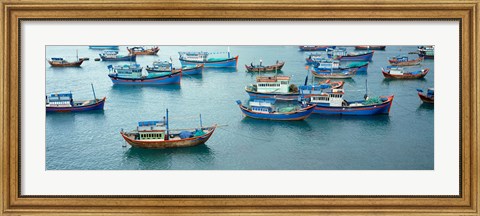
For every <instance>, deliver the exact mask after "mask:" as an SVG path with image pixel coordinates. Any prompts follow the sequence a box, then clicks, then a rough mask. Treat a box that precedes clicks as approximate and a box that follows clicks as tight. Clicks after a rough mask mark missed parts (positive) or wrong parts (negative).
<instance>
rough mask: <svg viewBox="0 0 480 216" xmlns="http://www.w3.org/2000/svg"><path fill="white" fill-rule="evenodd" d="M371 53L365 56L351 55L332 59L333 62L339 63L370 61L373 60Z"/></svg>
mask: <svg viewBox="0 0 480 216" xmlns="http://www.w3.org/2000/svg"><path fill="white" fill-rule="evenodd" d="M373 53H374V52H373V51H372V52H369V53H365V54H360V55H351V56H348V55H346V56H337V57H335V58H334V59H335V60H340V61H372V58H373ZM328 56H329V57H330V58H332V56H331V55H330V54H329V55H328Z"/></svg>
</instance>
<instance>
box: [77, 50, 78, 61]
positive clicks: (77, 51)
mask: <svg viewBox="0 0 480 216" xmlns="http://www.w3.org/2000/svg"><path fill="white" fill-rule="evenodd" d="M77 61H78V49H77Z"/></svg>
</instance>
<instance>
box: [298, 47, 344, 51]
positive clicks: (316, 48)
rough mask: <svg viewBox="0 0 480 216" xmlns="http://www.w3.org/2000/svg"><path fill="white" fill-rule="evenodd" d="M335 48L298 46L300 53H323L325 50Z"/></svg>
mask: <svg viewBox="0 0 480 216" xmlns="http://www.w3.org/2000/svg"><path fill="white" fill-rule="evenodd" d="M336 47H337V46H299V47H298V49H300V51H325V50H327V49H335V48H336Z"/></svg>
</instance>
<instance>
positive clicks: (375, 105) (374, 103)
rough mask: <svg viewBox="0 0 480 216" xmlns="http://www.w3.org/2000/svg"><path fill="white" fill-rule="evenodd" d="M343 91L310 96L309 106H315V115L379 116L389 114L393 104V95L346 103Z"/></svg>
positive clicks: (331, 91)
mask: <svg viewBox="0 0 480 216" xmlns="http://www.w3.org/2000/svg"><path fill="white" fill-rule="evenodd" d="M343 95H344V90H343V89H327V90H325V91H323V92H322V93H320V94H316V95H310V97H309V98H308V99H307V102H308V103H309V104H313V105H315V109H314V111H313V113H315V114H321V115H377V114H388V113H389V112H390V108H391V106H392V102H393V97H394V96H393V95H391V96H380V97H374V98H369V97H368V96H367V95H365V97H364V99H363V100H358V101H346V100H344V99H343Z"/></svg>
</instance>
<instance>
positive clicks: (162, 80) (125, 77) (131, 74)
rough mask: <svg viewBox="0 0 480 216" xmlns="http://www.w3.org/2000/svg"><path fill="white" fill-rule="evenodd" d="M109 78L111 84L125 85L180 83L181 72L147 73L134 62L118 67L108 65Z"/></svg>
mask: <svg viewBox="0 0 480 216" xmlns="http://www.w3.org/2000/svg"><path fill="white" fill-rule="evenodd" d="M108 69H109V74H108V77H110V80H112V83H113V84H126V85H168V84H180V81H181V78H182V72H181V71H178V72H174V73H172V72H169V73H168V74H157V73H149V72H148V71H144V70H142V68H141V67H140V66H139V65H137V64H135V65H132V66H129V65H124V66H123V67H121V68H120V69H119V67H112V65H109V66H108Z"/></svg>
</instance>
